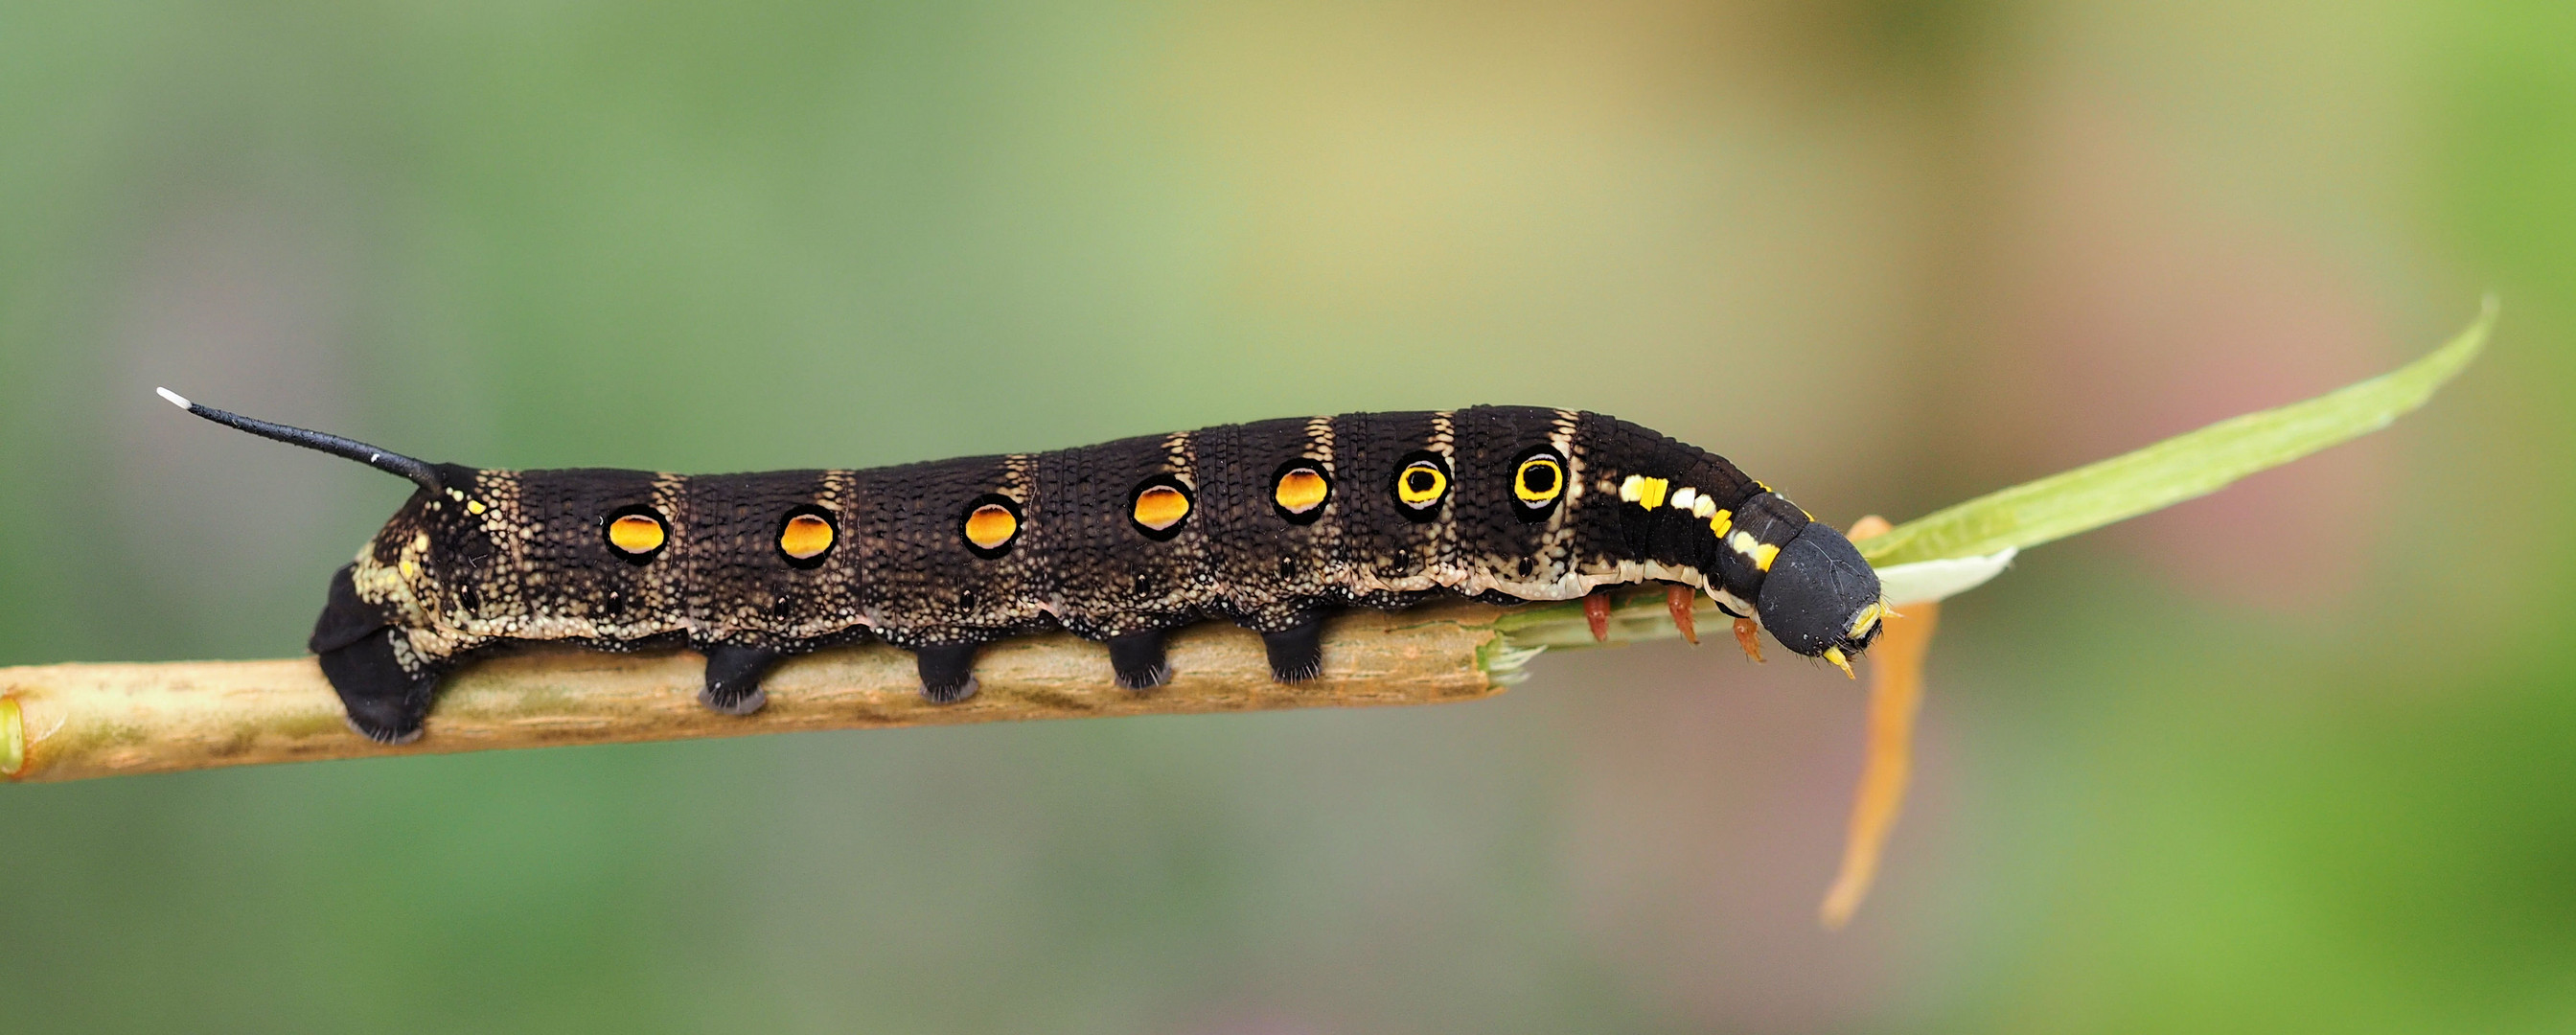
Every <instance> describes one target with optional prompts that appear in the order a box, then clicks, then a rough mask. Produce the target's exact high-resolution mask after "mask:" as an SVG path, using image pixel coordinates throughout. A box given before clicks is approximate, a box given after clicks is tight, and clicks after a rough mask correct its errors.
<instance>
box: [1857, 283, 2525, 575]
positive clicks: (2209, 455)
mask: <svg viewBox="0 0 2576 1035" xmlns="http://www.w3.org/2000/svg"><path fill="white" fill-rule="evenodd" d="M2495 320H2496V303H2495V299H2494V298H2493V297H2489V298H2488V299H2487V301H2486V307H2485V309H2484V311H2482V312H2481V313H2479V314H2478V319H2477V322H2475V323H2472V324H2470V325H2469V327H2468V329H2467V330H2464V331H2461V332H2460V334H2459V336H2458V337H2455V338H2452V339H2451V340H2450V342H2449V343H2448V344H2445V345H2443V346H2442V347H2441V348H2439V349H2436V350H2434V351H2433V353H2432V354H2431V355H2428V356H2425V357H2424V358H2422V359H2419V360H2416V361H2415V362H2413V363H2409V364H2407V365H2405V366H2403V367H2400V368H2398V369H2396V370H2394V371H2391V372H2389V373H2386V374H2382V375H2380V376H2378V377H2374V378H2371V379H2370V380H2368V381H2363V382H2361V383H2359V384H2354V385H2349V386H2347V387H2344V388H2340V389H2337V390H2335V391H2333V392H2329V393H2327V394H2325V395H2321V396H2318V397H2316V398H2314V399H2310V400H2307V401H2306V402H2299V403H2292V404H2290V405H2288V406H2283V407H2280V408H2278V409H2271V410H2264V411H2262V412H2260V413H2249V414H2246V415H2244V416H2242V417H2235V418H2231V419H2228V420H2223V421H2220V422H2218V423H2216V424H2212V425H2210V426H2208V427H2205V428H2202V429H2200V430H2198V431H2193V432H2189V433H2187V434H2183V435H2177V436H2175V437H2173V438H2169V439H2166V440H2164V441H2162V442H2158V443H2156V444H2155V445H2152V446H2148V447H2146V448H2145V449H2141V450H2138V451H2137V452H2134V453H2129V454H2127V455H2124V456H2115V457H2112V458H2111V459H2108V460H2104V461H2102V462H2100V463H2096V464H2091V465H2089V466H2085V467H2079V468H2076V469H2075V470H2072V471H2068V472H2065V473H2064V474H2057V475H2051V476H2049V477H2046V478H2042V479H2040V480H2038V481H2035V482H2026V483H2024V484H2021V485H2016V486H2013V487H2012V488H2009V489H2005V490H2002V491H2000V492H1995V493H1990V494H1988V495H1985V496H1980V497H1978V498H1976V499H1973V500H1969V501H1968V502H1966V503H1961V504H1959V505H1957V506H1954V507H1950V508H1947V509H1945V510H1940V511H1936V512H1934V513H1932V514H1930V515H1927V516H1924V517H1921V518H1916V519H1915V520H1913V521H1909V522H1906V523H1905V524H1902V525H1899V526H1897V527H1896V528H1894V529H1891V530H1889V531H1888V532H1887V533H1886V534H1885V535H1880V536H1875V537H1872V538H1870V539H1867V540H1863V541H1862V542H1861V543H1860V544H1858V545H1859V546H1860V550H1861V555H1862V556H1864V557H1867V558H1868V559H1869V562H1870V564H1872V565H1874V566H1877V567H1881V568H1885V567H1888V566H1891V565H1897V564H1906V563H1910V562H1915V561H1932V560H1943V559H1948V558H1958V557H1977V556H1983V555H1986V554H1992V553H1995V552H1997V551H2000V550H2006V549H2014V548H2021V547H2030V546H2037V545H2039V544H2041V543H2045V542H2048V541H2050V540H2053V539H2062V538H2065V537H2067V536H2070V535H2074V534H2076V533H2078V532H2084V531H2089V530H2091V529H2096V528H2100V527H2102V526H2104V525H2107V524H2110V523H2112V522H2114V521H2120V520H2123V519H2126V518H2132V517H2136V516H2138V515H2140V514H2144V513H2146V512H2148V511H2151V510H2157V509H2160V508H2163V507H2169V506H2172V505H2174V504H2176V503H2180V502H2182V501H2184V500H2187V499H2191V498H2192V497H2194V496H2202V495H2207V494H2209V493H2212V492H2216V491H2218V490H2219V489H2221V488H2223V487H2225V486H2226V485H2227V483H2229V482H2233V481H2235V480H2237V479H2239V478H2242V477H2245V476H2246V475H2249V474H2253V473H2254V472H2256V471H2260V470H2263V469H2265V468H2269V467H2278V466H2280V465H2282V464H2286V463H2289V462H2290V461H2292V460H2296V459H2298V458H2300V457H2303V456H2306V455H2308V454H2310V453H2314V452H2316V451H2318V450H2320V449H2324V448H2326V447H2327V446H2331V445H2335V444H2337V443H2340V442H2345V441H2348V440H2351V439H2354V438H2358V437H2360V436H2362V435H2366V434H2369V433H2370V432H2373V431H2377V430H2379V429H2380V428H2383V427H2387V426H2388V422H2389V421H2392V420H2395V419H2397V418H2398V417H2399V416H2401V415H2403V414H2405V413H2406V412H2407V411H2409V410H2412V409H2414V408H2416V407H2418V406H2421V405H2423V404H2424V401H2425V400H2427V399H2430V398H2432V397H2433V392H2434V391H2435V390H2436V389H2439V388H2441V387H2442V385H2443V383H2444V382H2447V381H2449V380H2450V379H2451V378H2452V376H2453V375H2456V374H2458V373H2459V372H2460V370H2461V368H2463V367H2466V366H2468V364H2469V361H2470V360H2472V359H2475V358H2477V354H2478V350H2479V349H2481V348H2483V347H2484V346H2485V345H2486V340H2487V332H2488V331H2489V330H2490V329H2492V328H2494V326H2495Z"/></svg>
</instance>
